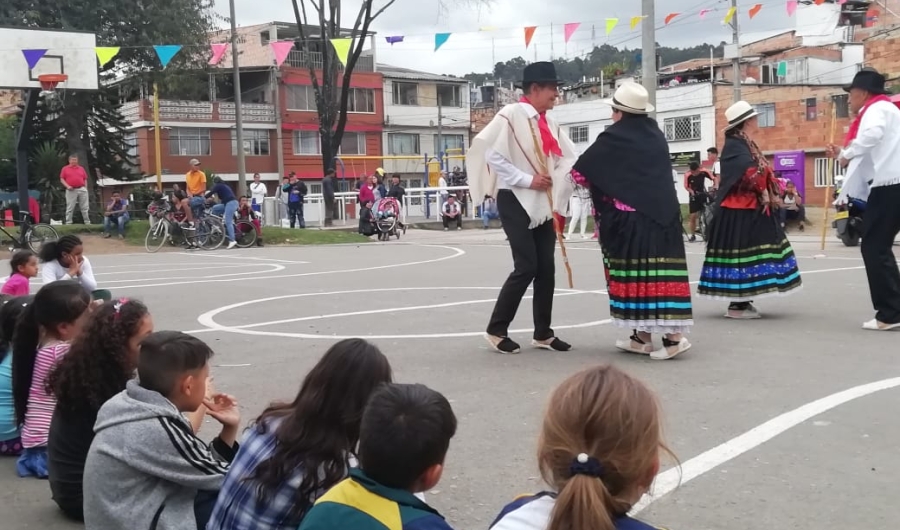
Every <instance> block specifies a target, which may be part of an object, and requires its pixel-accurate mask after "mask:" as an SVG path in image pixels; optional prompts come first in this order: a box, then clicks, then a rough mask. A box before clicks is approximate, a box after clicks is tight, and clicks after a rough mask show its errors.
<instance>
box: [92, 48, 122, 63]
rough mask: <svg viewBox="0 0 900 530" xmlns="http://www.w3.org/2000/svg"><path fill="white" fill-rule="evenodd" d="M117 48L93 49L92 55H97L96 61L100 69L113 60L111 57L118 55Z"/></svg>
mask: <svg viewBox="0 0 900 530" xmlns="http://www.w3.org/2000/svg"><path fill="white" fill-rule="evenodd" d="M120 49H121V48H119V47H118V46H98V47H97V48H94V53H96V54H97V60H98V61H100V68H103V67H104V66H106V63H108V62H110V61H112V60H113V57H115V56H116V55H119V50H120Z"/></svg>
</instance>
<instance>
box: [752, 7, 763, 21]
mask: <svg viewBox="0 0 900 530" xmlns="http://www.w3.org/2000/svg"><path fill="white" fill-rule="evenodd" d="M761 9H762V4H756V5H755V6H753V7H751V8H750V18H753V17H755V16H756V14H757V13H759V11H760V10H761Z"/></svg>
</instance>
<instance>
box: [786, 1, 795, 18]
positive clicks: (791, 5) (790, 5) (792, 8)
mask: <svg viewBox="0 0 900 530" xmlns="http://www.w3.org/2000/svg"><path fill="white" fill-rule="evenodd" d="M787 12H788V16H789V17H792V16H794V13H796V12H797V0H788V2H787Z"/></svg>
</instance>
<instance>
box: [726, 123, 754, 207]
mask: <svg viewBox="0 0 900 530" xmlns="http://www.w3.org/2000/svg"><path fill="white" fill-rule="evenodd" d="M719 161H720V166H721V172H722V173H721V180H720V182H719V192H718V193H717V194H716V206H718V205H720V204H722V201H723V200H725V197H727V196H728V194H729V193H731V192H732V190H733V189H734V187H735V186H736V185H737V184H738V183H739V182H740V181H741V179H742V178H743V177H744V175H745V174H746V173H747V170H748V169H750V168H752V167H757V166H758V165H759V162H758V161H757V160H756V159H754V158H753V152H752V151H751V150H750V144H749V143H747V141H746V140H745V139H744V138H742V137H740V136H734V135H730V136H726V137H725V146H724V147H722V156H721V158H720V160H719Z"/></svg>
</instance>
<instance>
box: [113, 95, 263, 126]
mask: <svg viewBox="0 0 900 530" xmlns="http://www.w3.org/2000/svg"><path fill="white" fill-rule="evenodd" d="M119 109H120V111H121V112H122V116H123V117H124V118H125V119H126V120H128V121H129V122H132V123H134V122H137V121H152V120H153V102H152V101H150V100H149V99H143V100H139V101H129V102H127V103H123V104H122V106H121V107H119ZM241 110H242V111H243V118H244V122H249V123H275V106H274V105H268V104H264V103H244V104H243V105H241ZM159 119H160V121H197V122H217V121H221V122H234V121H235V113H234V103H232V102H228V101H186V100H166V99H161V100H160V101H159Z"/></svg>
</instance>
